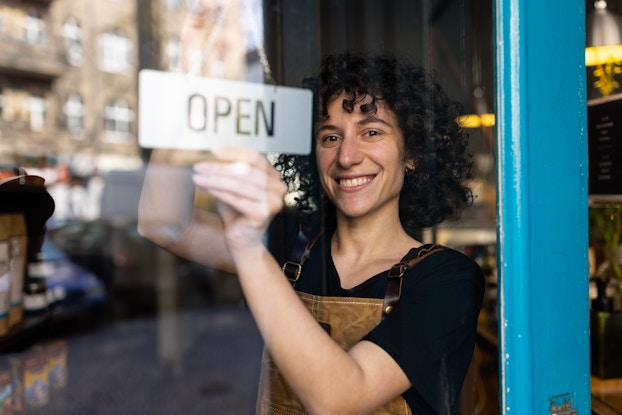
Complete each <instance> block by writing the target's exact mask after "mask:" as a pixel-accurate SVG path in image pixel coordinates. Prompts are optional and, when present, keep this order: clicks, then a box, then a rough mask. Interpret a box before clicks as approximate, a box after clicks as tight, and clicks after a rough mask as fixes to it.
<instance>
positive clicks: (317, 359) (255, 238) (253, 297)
mask: <svg viewBox="0 0 622 415" xmlns="http://www.w3.org/2000/svg"><path fill="white" fill-rule="evenodd" d="M216 155H217V156H218V157H219V158H220V160H221V162H208V163H201V164H198V165H197V166H196V174H195V178H194V181H195V183H196V184H197V185H198V186H200V187H202V188H205V189H206V190H207V191H208V192H209V193H210V194H212V195H213V196H215V197H216V198H217V199H218V207H219V213H220V215H221V217H222V220H223V224H224V230H225V233H224V234H225V239H226V241H227V246H228V247H229V251H230V253H231V255H232V259H233V261H234V263H235V266H236V270H237V274H238V276H239V278H240V283H241V286H242V289H243V291H244V295H245V298H246V301H247V304H248V306H249V308H250V310H251V312H252V314H253V316H254V318H255V321H256V323H257V325H258V327H259V330H260V332H261V334H262V336H263V339H264V341H265V343H266V346H267V348H268V350H269V351H270V355H271V356H272V358H273V359H274V361H275V363H276V365H277V366H278V367H279V369H280V371H281V373H282V374H283V376H284V377H285V379H286V380H287V382H288V384H289V385H290V386H291V387H292V389H293V390H294V392H295V393H296V395H297V396H298V397H299V398H300V400H301V402H302V403H303V405H304V406H305V409H306V410H307V411H308V412H309V413H311V414H322V415H326V414H340V415H343V414H350V413H352V414H365V413H370V412H372V411H373V410H374V409H375V408H377V407H379V406H381V405H383V404H385V403H386V402H388V401H389V400H391V399H392V398H394V397H395V396H397V395H399V394H400V393H402V392H404V391H405V390H407V389H408V388H409V387H410V383H409V381H408V379H407V377H406V375H405V374H404V372H403V371H402V370H401V369H400V367H399V366H398V365H397V363H396V362H395V361H394V360H393V359H392V358H391V357H390V356H389V355H388V353H386V352H385V351H384V350H383V349H381V348H380V347H379V346H377V345H375V344H373V343H371V342H367V341H363V342H360V343H359V344H357V345H355V346H354V347H353V348H352V349H351V350H349V351H344V350H343V349H342V348H341V347H340V346H339V345H338V344H337V343H335V342H334V341H333V340H332V339H331V338H330V336H329V335H328V334H327V333H326V332H325V331H324V330H323V329H322V328H321V327H320V325H319V324H318V323H317V322H316V321H315V320H314V319H313V317H312V316H311V314H310V313H309V312H308V311H307V309H306V308H305V306H304V305H303V303H302V301H300V299H299V298H298V296H297V295H296V293H295V291H294V290H293V288H292V287H291V285H290V284H289V282H288V281H287V279H286V278H285V277H284V276H283V273H282V271H281V268H280V266H279V264H277V262H276V261H275V259H274V258H273V257H272V255H271V254H270V253H269V251H268V250H267V248H266V247H265V246H264V244H263V243H262V242H263V234H264V233H265V230H266V229H267V226H268V224H269V223H270V221H271V219H272V218H273V217H274V215H276V214H277V213H278V212H279V211H280V209H281V208H282V205H283V196H284V194H285V191H286V187H285V185H284V184H283V182H282V181H281V179H280V175H279V173H278V172H277V171H276V170H275V169H274V168H273V167H272V166H271V165H270V164H269V163H268V162H267V160H266V159H265V157H263V156H262V155H260V154H257V153H253V152H249V151H246V150H240V149H235V150H231V149H221V150H219V151H217V152H216Z"/></svg>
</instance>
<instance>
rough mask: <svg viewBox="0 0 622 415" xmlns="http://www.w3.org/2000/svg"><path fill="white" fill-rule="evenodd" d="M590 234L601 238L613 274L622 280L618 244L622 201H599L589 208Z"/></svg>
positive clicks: (620, 230) (621, 224)
mask: <svg viewBox="0 0 622 415" xmlns="http://www.w3.org/2000/svg"><path fill="white" fill-rule="evenodd" d="M589 225H590V234H591V235H592V237H593V238H595V239H597V240H600V242H601V243H602V245H603V248H604V256H605V259H606V260H607V261H608V262H609V268H610V270H611V276H613V277H615V278H617V279H618V280H619V281H622V267H620V263H619V261H618V246H619V245H620V242H621V241H620V238H621V236H622V203H617V202H606V203H598V204H595V205H593V206H590V208H589Z"/></svg>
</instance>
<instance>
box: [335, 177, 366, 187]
mask: <svg viewBox="0 0 622 415" xmlns="http://www.w3.org/2000/svg"><path fill="white" fill-rule="evenodd" d="M369 182H371V177H357V178H355V179H340V180H339V184H340V185H341V186H343V187H354V186H361V185H363V184H365V183H369Z"/></svg>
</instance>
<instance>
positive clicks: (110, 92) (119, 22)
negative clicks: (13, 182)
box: [0, 0, 254, 176]
mask: <svg viewBox="0 0 622 415" xmlns="http://www.w3.org/2000/svg"><path fill="white" fill-rule="evenodd" d="M228 3H230V2H228ZM252 3H254V2H252ZM222 4H225V3H223V2H221V1H219V0H209V1H207V0H202V1H199V0H196V1H180V0H152V1H130V0H125V1H110V0H89V1H84V0H48V1H42V0H31V1H26V0H21V1H18V0H14V1H9V0H0V98H1V100H0V103H1V104H0V164H26V165H32V164H34V163H36V165H37V166H41V167H43V166H44V165H48V166H49V165H55V164H61V165H62V164H68V165H69V166H70V169H71V171H72V172H73V173H74V174H78V175H82V176H84V175H86V176H88V175H90V174H92V173H93V172H95V171H103V170H109V169H117V168H135V167H137V166H139V165H140V163H141V162H142V160H141V152H140V149H139V147H138V145H137V134H138V131H137V125H138V123H137V119H136V117H137V114H138V104H139V103H138V102H137V91H138V85H137V80H138V71H139V70H140V69H142V68H152V69H162V70H167V71H182V70H183V65H184V57H185V56H186V57H187V56H188V54H184V53H183V51H184V50H185V49H187V48H185V46H186V45H187V44H188V42H183V36H184V34H186V33H188V32H189V31H193V30H194V33H199V32H200V34H201V35H202V36H203V37H204V38H205V39H204V40H206V41H207V40H208V39H209V41H210V42H212V43H213V45H214V46H212V47H211V48H210V52H209V56H207V57H208V58H209V61H210V62H211V63H212V64H213V65H212V66H215V67H217V66H218V65H221V66H223V65H224V67H225V68H226V69H225V71H226V73H227V75H226V77H228V78H231V77H234V78H242V77H244V64H245V63H244V57H245V53H246V49H245V42H246V39H245V38H244V36H245V34H244V33H243V32H242V30H241V28H240V25H239V18H238V8H237V7H230V10H229V11H228V12H227V13H228V16H229V17H228V18H227V19H225V22H224V25H223V26H221V27H220V28H218V29H217V30H213V27H214V24H215V22H216V20H217V17H218V14H219V12H220V11H221V10H222V8H221V7H222V6H221V5H222ZM236 4H237V2H236ZM139 6H140V9H139V8H138V7H139ZM189 22H190V23H191V24H192V27H189V26H190V25H189ZM225 42H226V43H225ZM190 46H191V48H194V50H195V52H198V53H200V52H201V47H202V45H200V44H196V45H190ZM216 46H217V47H216ZM219 50H227V51H228V54H229V56H230V57H231V56H234V55H236V56H234V57H233V58H232V59H231V58H229V60H228V61H226V62H224V61H223V62H221V61H219V60H217V59H215V58H214V56H215V55H214V53H216V52H217V51H219ZM236 50H237V51H238V52H239V53H236V54H234V53H233V52H234V51H236ZM186 61H187V60H186ZM234 69H235V70H234ZM201 72H203V73H204V74H205V73H208V74H210V75H211V76H215V75H217V74H216V72H217V68H216V69H214V68H207V67H205V66H204V67H203V68H201Z"/></svg>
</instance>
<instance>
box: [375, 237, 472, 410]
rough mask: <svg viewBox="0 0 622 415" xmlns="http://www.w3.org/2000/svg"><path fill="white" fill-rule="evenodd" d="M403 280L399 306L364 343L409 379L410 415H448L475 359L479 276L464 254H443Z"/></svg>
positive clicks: (436, 254) (427, 261) (449, 252)
mask: <svg viewBox="0 0 622 415" xmlns="http://www.w3.org/2000/svg"><path fill="white" fill-rule="evenodd" d="M403 278H404V280H403V290H402V296H401V299H400V301H399V302H398V304H396V306H395V307H394V309H393V311H392V312H391V313H390V314H389V315H388V316H387V318H385V319H384V320H383V321H382V322H381V323H380V324H379V325H378V326H377V327H376V328H375V329H374V330H372V331H371V332H370V333H369V334H368V335H367V336H366V337H365V340H368V341H371V342H373V343H375V344H377V345H379V346H380V347H382V348H383V349H384V350H386V351H387V352H388V353H389V354H390V355H391V356H392V357H393V358H394V359H395V361H396V362H397V363H398V365H399V366H400V367H401V368H402V370H404V373H406V375H407V376H408V378H409V379H410V381H411V384H412V385H413V386H412V388H411V389H409V390H408V391H407V392H406V393H405V394H403V396H404V398H405V399H406V401H407V402H408V403H409V405H410V406H411V409H412V410H413V413H431V414H445V413H449V412H450V408H451V406H452V405H453V404H454V403H455V402H456V399H457V397H458V395H459V393H460V389H461V387H462V383H463V381H464V378H465V375H466V372H467V370H468V367H469V364H470V362H471V358H472V355H473V349H474V346H475V339H476V330H477V317H478V315H479V311H480V308H481V304H482V297H483V293H484V277H483V274H482V271H481V269H480V268H479V266H478V265H477V264H476V263H475V262H474V261H472V260H471V259H470V258H468V257H467V256H465V255H463V254H462V253H459V252H458V251H455V250H452V249H444V250H442V251H440V252H437V253H435V254H433V255H430V256H429V257H428V258H425V259H424V260H422V261H421V262H419V263H418V264H417V265H415V266H414V267H413V268H411V269H410V270H409V271H408V272H407V273H406V274H405V275H404V277H403Z"/></svg>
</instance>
